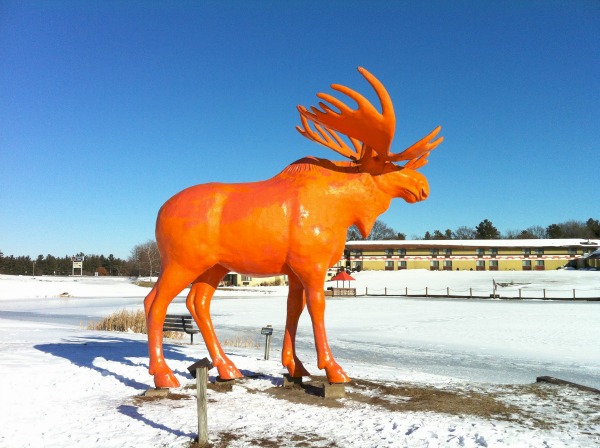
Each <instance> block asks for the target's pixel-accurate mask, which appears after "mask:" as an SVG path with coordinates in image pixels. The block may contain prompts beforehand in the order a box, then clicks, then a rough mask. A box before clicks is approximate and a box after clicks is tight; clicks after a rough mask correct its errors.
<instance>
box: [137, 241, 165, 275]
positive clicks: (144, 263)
mask: <svg viewBox="0 0 600 448" xmlns="http://www.w3.org/2000/svg"><path fill="white" fill-rule="evenodd" d="M129 261H130V262H131V263H133V265H134V266H135V267H136V268H137V271H138V275H142V274H144V275H148V276H153V275H155V274H157V273H159V272H160V253H159V252H158V246H157V245H156V241H154V240H148V241H146V242H145V243H142V244H138V245H136V246H135V247H134V248H133V249H131V256H130V257H129Z"/></svg>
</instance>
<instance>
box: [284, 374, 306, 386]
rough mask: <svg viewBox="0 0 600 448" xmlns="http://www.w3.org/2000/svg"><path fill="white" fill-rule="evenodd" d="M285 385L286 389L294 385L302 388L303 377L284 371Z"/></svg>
mask: <svg viewBox="0 0 600 448" xmlns="http://www.w3.org/2000/svg"><path fill="white" fill-rule="evenodd" d="M283 387H284V388H285V389H290V388H294V387H298V388H302V377H301V376H300V377H293V376H291V375H290V374H289V373H284V374H283Z"/></svg>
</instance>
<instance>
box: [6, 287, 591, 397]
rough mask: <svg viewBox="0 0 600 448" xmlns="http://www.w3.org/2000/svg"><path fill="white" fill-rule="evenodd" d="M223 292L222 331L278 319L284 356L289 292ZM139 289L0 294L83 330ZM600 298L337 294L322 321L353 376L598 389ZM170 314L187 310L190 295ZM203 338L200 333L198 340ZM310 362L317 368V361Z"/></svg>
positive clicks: (129, 304)
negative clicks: (375, 370)
mask: <svg viewBox="0 0 600 448" xmlns="http://www.w3.org/2000/svg"><path fill="white" fill-rule="evenodd" d="M231 294H233V293H230V295H227V296H220V297H219V296H217V297H215V298H214V299H213V302H212V306H211V311H212V316H213V322H214V325H215V328H216V331H217V334H218V336H219V337H220V339H222V340H223V339H226V338H229V339H233V338H235V337H238V336H241V337H250V338H254V339H255V340H256V341H257V343H259V344H261V345H262V344H263V339H262V338H261V336H260V329H261V328H262V327H263V326H265V325H267V324H268V325H273V327H274V334H273V339H272V344H271V356H272V357H279V356H280V348H281V344H282V339H283V332H284V327H285V316H286V309H285V307H286V297H285V296H284V295H281V294H272V295H264V294H263V295H261V296H256V295H254V296H252V295H251V296H235V295H231ZM142 303H143V297H93V296H92V297H85V298H67V299H62V298H51V299H48V298H43V299H38V298H28V299H12V300H4V301H2V302H0V306H1V307H2V309H1V310H0V318H1V319H15V320H24V321H30V322H42V323H55V324H63V325H72V326H76V327H82V328H85V327H86V326H87V324H88V322H90V321H95V320H99V319H100V318H101V317H103V316H107V315H109V314H111V313H113V312H114V311H117V310H120V309H129V310H136V309H143V305H142ZM599 306H600V304H599V303H596V302H569V301H550V302H548V301H539V300H523V301H514V300H510V301H509V300H506V301H504V300H477V299H432V298H403V297H389V296H388V297H384V296H369V297H357V298H345V299H341V298H331V299H328V302H327V310H326V323H327V330H328V336H329V342H330V345H331V348H332V350H333V354H334V356H335V357H336V358H337V359H338V362H340V364H342V365H343V366H344V367H345V368H346V369H347V370H348V372H349V373H350V374H351V375H352V371H353V370H354V369H357V370H360V368H361V365H363V364H369V363H372V364H377V365H381V366H387V367H389V368H394V369H398V370H399V371H402V372H403V373H406V374H410V372H411V371H418V372H420V373H426V374H430V375H441V376H449V377H454V378H457V379H461V380H470V381H477V382H494V383H501V384H510V383H531V382H533V381H535V378H536V377H537V376H542V375H549V376H556V377H559V378H563V379H567V380H569V381H574V382H577V383H581V384H585V385H588V386H593V387H596V388H600V349H598V348H597V347H596V344H591V343H590V341H597V340H600V309H599ZM169 312H170V313H176V314H179V313H187V309H186V307H185V296H184V295H182V296H179V297H177V298H176V299H175V300H174V301H173V302H172V303H171V305H170V307H169ZM199 340H200V339H199ZM297 349H298V353H299V355H300V357H301V359H304V360H306V361H307V362H308V365H311V364H312V365H315V364H316V359H315V351H314V343H313V335H312V327H311V324H310V319H309V318H308V315H307V312H306V311H305V312H304V313H303V315H302V317H301V319H300V323H299V327H298V335H297ZM313 370H314V369H313Z"/></svg>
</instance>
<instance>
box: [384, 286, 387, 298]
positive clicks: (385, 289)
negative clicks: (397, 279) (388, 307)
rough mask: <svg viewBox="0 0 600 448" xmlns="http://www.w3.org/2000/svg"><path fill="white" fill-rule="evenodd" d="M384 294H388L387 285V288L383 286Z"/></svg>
mask: <svg viewBox="0 0 600 448" xmlns="http://www.w3.org/2000/svg"><path fill="white" fill-rule="evenodd" d="M383 295H384V296H387V287H386V288H383Z"/></svg>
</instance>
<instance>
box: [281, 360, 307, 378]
mask: <svg viewBox="0 0 600 448" xmlns="http://www.w3.org/2000/svg"><path fill="white" fill-rule="evenodd" d="M286 368H287V370H288V372H289V374H290V376H291V377H293V378H299V377H302V376H310V373H309V372H308V370H306V369H305V368H304V366H303V365H302V363H301V362H300V361H299V360H295V361H294V362H292V363H290V364H288V365H287V366H286Z"/></svg>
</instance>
